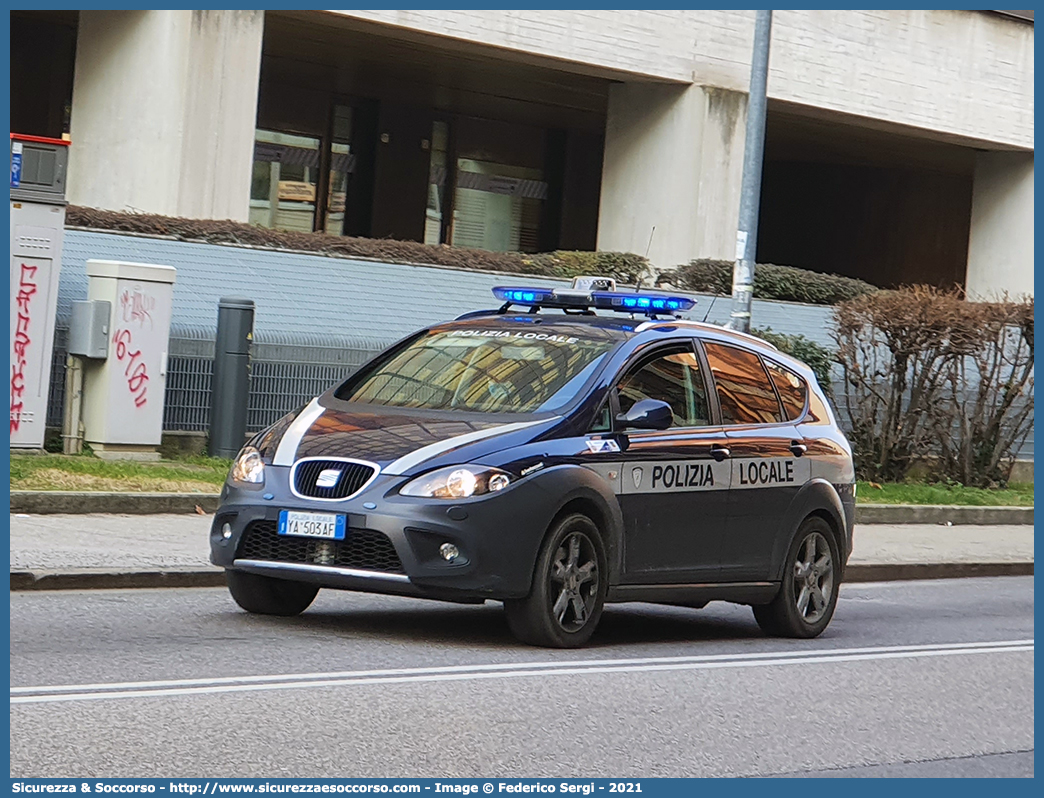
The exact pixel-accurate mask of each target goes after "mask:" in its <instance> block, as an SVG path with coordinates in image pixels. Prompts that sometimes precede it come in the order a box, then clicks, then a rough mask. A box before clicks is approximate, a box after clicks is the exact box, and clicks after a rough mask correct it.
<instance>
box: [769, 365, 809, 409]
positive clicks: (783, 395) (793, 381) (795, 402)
mask: <svg viewBox="0 0 1044 798" xmlns="http://www.w3.org/2000/svg"><path fill="white" fill-rule="evenodd" d="M765 366H766V367H767V368H768V373H769V376H770V377H771V378H772V383H773V384H774V385H775V386H776V392H777V393H778V394H779V401H781V402H782V403H783V410H784V411H785V412H786V416H787V421H797V420H798V419H800V418H801V414H802V413H804V412H805V399H806V398H807V397H808V385H807V384H806V383H805V381H804V380H803V379H801V378H800V377H799V376H798V375H797V374H795V373H794V372H792V371H790V370H789V369H785V368H783V367H782V366H780V365H779V364H777V363H773V362H772V361H771V360H766V361H765Z"/></svg>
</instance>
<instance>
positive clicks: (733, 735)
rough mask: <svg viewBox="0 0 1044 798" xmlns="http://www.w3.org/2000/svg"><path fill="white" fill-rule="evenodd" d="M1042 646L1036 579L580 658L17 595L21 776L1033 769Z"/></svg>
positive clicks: (426, 626)
mask: <svg viewBox="0 0 1044 798" xmlns="http://www.w3.org/2000/svg"><path fill="white" fill-rule="evenodd" d="M1032 638H1033V579H1032V578H1031V577H1025V578H1023V577H1007V578H994V579H965V580H953V581H945V580H944V581H922V582H906V583H902V582H898V583H887V584H883V583H882V584H869V583H868V584H858V585H846V586H844V587H843V588H842V594H841V602H840V605H839V608H838V611H837V614H836V616H835V619H834V622H833V624H832V625H831V626H830V628H829V629H828V630H827V632H826V633H825V634H824V635H823V636H822V637H820V638H819V639H817V640H814V641H792V640H775V639H769V638H765V637H763V636H762V635H761V633H760V631H759V630H758V628H757V626H756V625H755V624H754V622H753V618H752V616H751V613H750V611H749V609H748V608H744V607H736V606H732V605H727V604H720V603H716V604H711V605H709V606H708V607H707V608H705V609H703V610H699V611H697V610H687V609H682V608H671V607H656V606H652V605H642V604H634V605H616V606H611V607H609V608H608V609H607V610H606V613H605V615H604V617H603V620H602V626H601V627H600V629H599V632H598V634H597V635H596V636H595V639H594V641H593V645H592V646H590V647H589V648H586V649H583V650H581V651H567V652H561V651H549V650H544V649H534V648H527V647H524V646H520V645H517V644H515V643H514V642H513V640H512V639H511V638H510V636H509V635H508V632H507V629H506V625H505V623H504V620H503V617H502V614H501V611H500V608H499V605H492V604H490V605H487V606H484V607H473V606H455V605H448V604H437V603H429V602H422V601H416V600H411V599H397V598H387V597H373V596H366V595H358V594H347V593H337V592H332V591H324V592H322V593H320V596H319V599H318V600H317V602H316V603H315V604H314V605H313V607H312V608H311V609H310V610H309V611H308V612H307V613H305V614H304V615H303V616H301V617H299V618H295V619H273V618H261V617H252V616H248V615H246V614H244V613H242V612H240V611H238V609H237V608H236V607H235V606H234V605H233V604H232V602H231V599H229V598H228V596H227V594H226V593H225V591H223V590H219V589H214V590H211V589H191V590H154V591H152V590H128V591H90V592H56V593H20V594H12V595H11V688H12V691H11V692H12V695H11V699H12V706H11V776H12V777H43V776H49V777H59V776H70V777H77V778H79V777H88V776H96V777H130V776H155V777H199V778H207V777H210V778H215V777H249V776H267V777H287V776H328V777H349V776H358V777H364V776H372V777H387V776H398V777H407V776H414V777H481V776H505V777H515V776H529V777H536V776H548V777H556V778H557V777H574V776H575V777H616V776H619V777H628V778H636V777H654V776H821V775H826V776H940V775H941V776H1032V775H1033V650H1032Z"/></svg>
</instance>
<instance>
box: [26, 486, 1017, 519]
mask: <svg viewBox="0 0 1044 798" xmlns="http://www.w3.org/2000/svg"><path fill="white" fill-rule="evenodd" d="M219 500H220V496H219V495H218V494H216V493H89V492H67V491H50V490H15V491H11V512H12V513H26V514H28V515H55V514H68V515H82V514H87V513H93V514H103V515H158V514H161V513H176V514H188V515H192V514H193V513H196V506H197V505H198V506H199V507H200V509H202V510H203V511H204V512H206V513H214V512H216V511H217V508H218V504H219V503H220V502H219ZM855 522H856V523H857V524H946V523H950V524H971V525H980V526H993V525H999V524H1020V525H1021V524H1032V523H1033V508H1032V507H962V506H955V505H948V504H923V505H914V504H859V505H856V518H855Z"/></svg>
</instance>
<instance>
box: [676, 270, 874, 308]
mask: <svg viewBox="0 0 1044 798" xmlns="http://www.w3.org/2000/svg"><path fill="white" fill-rule="evenodd" d="M732 267H733V264H732V262H731V261H724V260H711V259H709V258H702V259H699V260H694V261H690V262H689V263H686V264H684V265H682V266H678V267H677V268H675V269H671V270H669V271H665V272H661V274H660V276H659V278H658V280H657V282H658V283H670V284H672V285H675V286H677V287H678V288H683V289H687V290H689V291H699V292H701V293H709V294H721V295H723V296H729V295H730V294H732ZM877 290H878V289H877V288H875V287H874V286H872V285H870V284H869V283H865V282H863V281H862V280H855V279H853V278H851V277H839V276H837V275H834V274H820V273H819V272H812V271H808V270H807V269H797V268H794V267H793V266H776V265H775V264H772V263H759V264H758V265H757V266H756V267H755V269H754V296H756V297H757V298H758V299H779V300H783V301H787V302H807V303H809V304H812V305H836V304H837V303H839V302H844V301H846V300H849V299H854V298H855V297H857V296H862V295H863V294H872V293H874V292H875V291H877Z"/></svg>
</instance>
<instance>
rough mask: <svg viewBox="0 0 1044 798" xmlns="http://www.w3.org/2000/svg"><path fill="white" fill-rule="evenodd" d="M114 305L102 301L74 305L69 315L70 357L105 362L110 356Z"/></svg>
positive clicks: (82, 302) (90, 300)
mask: <svg viewBox="0 0 1044 798" xmlns="http://www.w3.org/2000/svg"><path fill="white" fill-rule="evenodd" d="M111 315H112V305H110V304H109V303H108V302H105V301H104V300H101V299H88V300H86V301H83V300H81V301H78V302H73V303H72V312H71V313H70V314H69V346H68V347H66V348H67V350H68V352H69V354H70V355H74V356H76V357H88V358H92V359H95V360H105V358H107V357H108V356H109V318H110V317H111Z"/></svg>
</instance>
